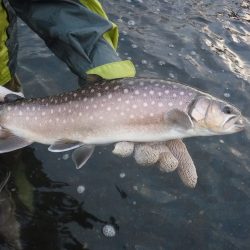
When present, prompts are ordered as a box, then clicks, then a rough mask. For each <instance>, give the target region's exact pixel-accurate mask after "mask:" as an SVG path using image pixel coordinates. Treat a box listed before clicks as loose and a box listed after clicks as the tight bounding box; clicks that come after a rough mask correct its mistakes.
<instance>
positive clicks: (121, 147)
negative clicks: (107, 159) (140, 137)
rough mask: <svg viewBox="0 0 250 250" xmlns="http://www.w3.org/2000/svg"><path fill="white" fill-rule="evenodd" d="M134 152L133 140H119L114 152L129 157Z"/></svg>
mask: <svg viewBox="0 0 250 250" xmlns="http://www.w3.org/2000/svg"><path fill="white" fill-rule="evenodd" d="M133 152H134V143H133V142H126V141H124V142H117V143H116V144H115V148H114V149H113V151H112V153H113V154H115V155H118V156H120V157H128V156H130V155H131V154H132V153H133Z"/></svg>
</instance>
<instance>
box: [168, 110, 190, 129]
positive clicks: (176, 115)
mask: <svg viewBox="0 0 250 250" xmlns="http://www.w3.org/2000/svg"><path fill="white" fill-rule="evenodd" d="M164 120H165V122H166V123H167V124H168V125H169V126H170V127H178V128H180V129H185V130H188V129H191V128H192V127H193V122H192V120H191V118H190V117H189V115H188V114H186V113H185V112H183V111H181V110H178V109H173V110H171V111H169V112H167V113H166V114H165V115H164Z"/></svg>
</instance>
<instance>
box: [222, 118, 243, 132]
mask: <svg viewBox="0 0 250 250" xmlns="http://www.w3.org/2000/svg"><path fill="white" fill-rule="evenodd" d="M245 126H246V119H245V118H244V117H243V116H241V115H240V116H239V115H232V116H231V117H229V118H228V119H227V120H226V122H225V123H224V125H223V127H224V128H226V129H227V130H231V131H232V130H234V131H235V132H238V131H241V130H243V129H244V128H245Z"/></svg>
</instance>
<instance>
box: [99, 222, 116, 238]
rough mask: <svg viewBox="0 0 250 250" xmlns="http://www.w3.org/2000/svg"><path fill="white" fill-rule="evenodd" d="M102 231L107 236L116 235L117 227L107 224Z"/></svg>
mask: <svg viewBox="0 0 250 250" xmlns="http://www.w3.org/2000/svg"><path fill="white" fill-rule="evenodd" d="M102 233H103V235H104V236H105V237H114V236H115V235H116V231H115V228H114V227H113V226H112V225H110V224H107V225H105V226H104V227H103V228H102Z"/></svg>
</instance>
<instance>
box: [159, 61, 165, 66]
mask: <svg viewBox="0 0 250 250" xmlns="http://www.w3.org/2000/svg"><path fill="white" fill-rule="evenodd" d="M158 64H159V65H160V66H163V65H165V64H166V62H165V61H163V60H160V61H159V62H158Z"/></svg>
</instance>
